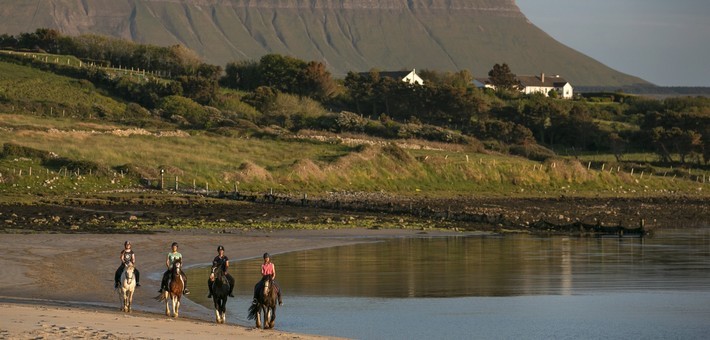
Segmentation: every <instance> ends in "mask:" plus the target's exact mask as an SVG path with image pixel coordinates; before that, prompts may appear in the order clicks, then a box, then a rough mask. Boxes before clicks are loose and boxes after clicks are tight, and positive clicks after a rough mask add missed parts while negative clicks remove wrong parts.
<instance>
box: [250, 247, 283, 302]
mask: <svg viewBox="0 0 710 340" xmlns="http://www.w3.org/2000/svg"><path fill="white" fill-rule="evenodd" d="M268 279H271V282H272V283H273V285H274V288H275V289H276V294H277V295H278V297H279V306H281V305H283V301H282V300H281V288H279V284H278V283H276V281H275V280H276V267H274V263H273V262H271V256H270V255H269V253H264V263H263V264H262V265H261V281H260V282H259V283H257V284H256V286H254V301H253V302H252V304H254V303H256V296H257V294H258V292H259V288H261V287H262V286H261V283H262V282H264V281H265V280H268Z"/></svg>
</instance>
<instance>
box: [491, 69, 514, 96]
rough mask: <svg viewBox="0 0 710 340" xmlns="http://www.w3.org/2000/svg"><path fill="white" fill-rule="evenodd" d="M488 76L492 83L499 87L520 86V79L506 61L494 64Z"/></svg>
mask: <svg viewBox="0 0 710 340" xmlns="http://www.w3.org/2000/svg"><path fill="white" fill-rule="evenodd" d="M488 77H489V79H490V80H491V84H493V85H495V87H496V88H498V89H504V90H513V89H517V87H518V79H517V78H516V77H515V74H514V73H513V72H511V71H510V67H508V64H506V63H503V65H500V64H495V65H493V69H492V70H490V71H489V72H488Z"/></svg>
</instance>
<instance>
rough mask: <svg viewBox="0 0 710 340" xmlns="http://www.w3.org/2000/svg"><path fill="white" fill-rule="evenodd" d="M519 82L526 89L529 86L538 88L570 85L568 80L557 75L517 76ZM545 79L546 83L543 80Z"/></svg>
mask: <svg viewBox="0 0 710 340" xmlns="http://www.w3.org/2000/svg"><path fill="white" fill-rule="evenodd" d="M516 78H518V81H520V84H522V85H523V86H525V87H528V86H536V87H563V86H565V84H567V83H568V81H567V80H565V79H564V78H562V77H560V76H557V75H552V76H548V75H545V76H541V75H537V76H517V77H516ZM543 78H544V79H545V81H542V79H543Z"/></svg>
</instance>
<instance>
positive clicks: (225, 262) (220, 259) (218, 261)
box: [207, 246, 234, 298]
mask: <svg viewBox="0 0 710 340" xmlns="http://www.w3.org/2000/svg"><path fill="white" fill-rule="evenodd" d="M217 253H218V254H219V255H217V256H215V258H214V260H212V268H216V267H218V266H220V267H222V272H223V273H224V275H225V276H227V281H229V296H231V297H234V295H232V291H234V278H233V277H232V275H230V274H229V273H227V270H228V269H229V258H228V257H226V256H224V247H222V246H218V247H217ZM213 281H214V272H212V273H210V278H209V280H207V288H208V289H209V290H210V294H209V295H207V298H211V297H212V282H213Z"/></svg>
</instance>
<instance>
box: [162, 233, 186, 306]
mask: <svg viewBox="0 0 710 340" xmlns="http://www.w3.org/2000/svg"><path fill="white" fill-rule="evenodd" d="M171 249H172V251H171V252H169V253H168V257H167V258H166V259H165V266H166V267H168V270H166V271H165V273H163V281H162V282H161V284H160V290H159V291H158V292H159V293H162V292H163V290H168V279H169V278H170V269H171V268H172V266H173V263H174V262H175V261H176V260H178V259H182V254H180V253H178V243H177V242H173V244H172V246H171ZM180 276H182V283H183V287H184V288H183V291H182V293H183V294H185V295H187V294H190V291H189V290H187V276H185V272H184V271H182V270H181V271H180Z"/></svg>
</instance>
